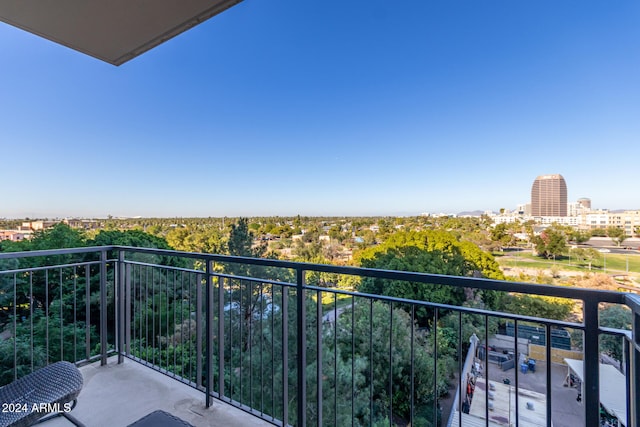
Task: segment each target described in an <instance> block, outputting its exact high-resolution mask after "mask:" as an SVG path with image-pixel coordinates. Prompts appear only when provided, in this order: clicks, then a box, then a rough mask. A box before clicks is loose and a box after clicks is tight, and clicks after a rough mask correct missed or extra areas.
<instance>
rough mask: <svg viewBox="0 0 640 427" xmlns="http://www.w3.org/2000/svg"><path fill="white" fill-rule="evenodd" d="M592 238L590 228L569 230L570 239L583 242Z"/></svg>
mask: <svg viewBox="0 0 640 427" xmlns="http://www.w3.org/2000/svg"><path fill="white" fill-rule="evenodd" d="M590 238H591V231H589V230H571V231H570V232H569V240H570V241H572V242H574V243H576V244H578V245H579V244H582V243H585V242H587V241H589V239H590Z"/></svg>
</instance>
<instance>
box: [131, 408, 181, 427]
mask: <svg viewBox="0 0 640 427" xmlns="http://www.w3.org/2000/svg"><path fill="white" fill-rule="evenodd" d="M127 427H193V425H191V424H189V423H188V422H186V421H185V420H182V419H180V418H178V417H176V416H175V415H171V414H170V413H168V412H164V411H159V410H158V411H154V412H152V413H150V414H148V415H145V416H144V417H142V418H140V419H139V420H138V421H136V422H135V423H133V424H129V425H128V426H127Z"/></svg>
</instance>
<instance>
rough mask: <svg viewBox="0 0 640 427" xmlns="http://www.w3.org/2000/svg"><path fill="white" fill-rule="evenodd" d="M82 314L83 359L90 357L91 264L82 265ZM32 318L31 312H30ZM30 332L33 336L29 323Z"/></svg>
mask: <svg viewBox="0 0 640 427" xmlns="http://www.w3.org/2000/svg"><path fill="white" fill-rule="evenodd" d="M84 285H85V286H84V294H85V295H84V315H85V323H86V327H85V330H84V351H85V359H86V360H89V359H90V358H91V266H89V265H86V266H85V267H84ZM31 318H32V319H33V313H31ZM31 329H32V330H31V334H32V336H33V324H32V325H31Z"/></svg>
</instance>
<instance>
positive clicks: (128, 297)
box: [120, 257, 133, 355]
mask: <svg viewBox="0 0 640 427" xmlns="http://www.w3.org/2000/svg"><path fill="white" fill-rule="evenodd" d="M120 269H122V270H124V302H125V307H124V345H125V348H124V351H125V352H126V354H127V355H130V354H131V308H132V305H133V298H132V292H131V265H129V264H124V257H123V258H122V262H121V263H120Z"/></svg>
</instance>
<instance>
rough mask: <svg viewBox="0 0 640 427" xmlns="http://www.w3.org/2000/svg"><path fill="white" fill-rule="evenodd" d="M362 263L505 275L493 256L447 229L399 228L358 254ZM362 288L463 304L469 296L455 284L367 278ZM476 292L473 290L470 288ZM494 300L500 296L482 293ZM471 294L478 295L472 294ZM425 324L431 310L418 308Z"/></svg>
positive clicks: (368, 265)
mask: <svg viewBox="0 0 640 427" xmlns="http://www.w3.org/2000/svg"><path fill="white" fill-rule="evenodd" d="M356 260H357V262H359V264H360V265H361V266H362V267H366V268H378V269H387V270H399V271H413V272H421V273H434V274H445V275H452V276H469V275H474V274H475V273H477V274H479V275H486V276H489V277H491V278H503V276H502V273H501V272H500V270H499V267H498V265H497V263H496V262H495V260H494V259H493V257H492V256H491V255H490V254H487V253H484V252H483V251H481V250H480V249H479V248H478V247H477V246H475V245H474V244H473V243H470V242H459V241H458V240H457V239H456V238H455V237H454V236H453V235H452V234H450V233H447V232H444V231H434V230H427V231H423V232H415V231H408V232H398V233H395V234H393V235H391V236H390V237H389V239H387V241H385V242H384V243H382V244H380V245H378V246H375V247H372V248H368V249H365V250H363V251H361V252H360V253H358V254H357V257H356ZM358 289H359V290H360V291H361V292H366V293H373V294H382V295H389V296H394V297H398V298H407V299H414V300H420V301H430V302H435V303H444V304H454V305H461V304H462V303H463V302H464V301H465V300H467V298H468V297H469V296H468V295H467V293H465V290H464V289H462V288H457V287H453V286H444V285H436V284H429V283H420V282H406V281H401V280H385V279H378V278H363V279H362V282H361V284H360V286H359V288H358ZM470 292H471V294H472V295H473V291H472V290H470ZM480 296H481V297H482V298H483V299H486V300H487V301H485V302H489V300H490V301H491V303H495V302H497V300H498V298H497V296H496V295H494V294H492V293H484V294H481V295H480ZM471 298H472V299H473V298H475V297H474V296H471ZM417 315H418V319H419V320H420V322H421V323H422V324H424V322H426V321H427V319H428V318H429V317H430V315H431V312H430V310H426V309H424V308H421V309H419V310H418V314H417Z"/></svg>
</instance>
